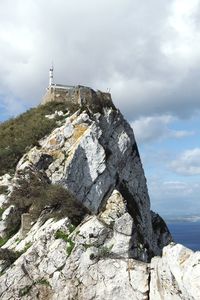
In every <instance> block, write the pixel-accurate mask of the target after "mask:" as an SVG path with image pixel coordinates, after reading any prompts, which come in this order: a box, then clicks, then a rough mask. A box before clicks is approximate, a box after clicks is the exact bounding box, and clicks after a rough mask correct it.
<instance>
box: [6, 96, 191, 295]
mask: <svg viewBox="0 0 200 300" xmlns="http://www.w3.org/2000/svg"><path fill="white" fill-rule="evenodd" d="M90 95H92V97H91V98H90V100H89V102H87V99H84V100H85V102H84V104H83V103H82V102H81V103H80V107H79V109H78V110H77V111H76V112H75V113H73V114H72V113H70V111H69V112H68V114H67V115H66V117H65V118H63V121H61V123H60V125H58V126H57V128H56V129H54V130H53V131H52V132H51V133H50V134H49V135H47V136H46V137H44V138H43V139H42V140H40V141H38V145H37V146H35V147H33V148H32V149H30V150H29V151H28V152H27V153H25V154H24V156H23V157H22V158H21V160H20V161H19V163H18V165H17V168H16V172H15V175H14V177H13V178H10V177H9V176H8V175H5V176H3V177H2V178H0V186H2V187H4V188H2V192H3V193H2V196H0V205H1V207H2V218H1V221H0V235H1V243H2V245H3V244H4V245H3V246H2V248H1V252H0V259H1V260H0V267H1V270H2V275H1V277H0V297H1V298H2V299H12V298H13V299H21V297H24V299H108V300H109V299H131V298H132V299H149V295H150V291H149V289H150V286H151V285H152V287H153V288H152V290H153V289H154V286H155V283H154V281H152V279H151V273H152V271H151V270H150V269H151V268H150V265H149V264H148V263H146V262H149V261H150V259H151V258H152V257H153V256H155V255H161V253H162V249H163V247H164V246H166V245H167V244H169V243H170V242H171V241H172V238H171V235H170V233H169V231H168V229H167V226H166V224H165V223H164V221H163V220H162V219H161V218H160V217H159V216H158V215H157V214H155V213H153V212H151V211H150V201H149V196H148V191H147V186H146V179H145V176H144V171H143V168H142V164H141V160H140V156H139V153H138V149H137V145H136V142H135V138H134V134H133V131H132V129H131V127H130V126H129V124H128V123H127V122H126V121H125V120H124V118H123V116H122V115H121V113H120V112H119V111H118V110H117V109H116V108H115V107H114V105H113V103H112V102H111V101H110V102H109V101H105V102H104V100H105V99H104V98H103V96H102V97H101V94H100V93H99V92H98V93H97V94H96V93H95V92H94V91H92V90H91V92H90ZM93 99H94V102H92V101H93ZM49 117H50V118H51V117H53V116H49ZM5 187H6V193H7V194H6V193H5ZM136 259H137V260H136ZM153 264H154V265H155V263H153ZM158 273H159V270H158V272H157V273H156V274H158ZM152 274H153V273H152ZM156 276H158V277H159V275H156ZM152 278H155V276H154V277H152ZM150 282H151V284H149V283H150ZM172 284H173V280H172ZM160 295H162V291H161V294H160ZM156 297H157V296H156ZM156 297H155V298H152V299H160V298H159V297H157V298H156ZM160 297H161V299H162V296H160ZM163 299H165V298H163ZM166 299H168V298H166ZM169 299H170V298H169ZM174 299H176V298H174ZM177 299H178V298H177ZM185 299H189V298H185ZM191 299H192V298H191ZM194 299H195V298H194Z"/></svg>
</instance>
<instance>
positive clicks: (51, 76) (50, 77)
mask: <svg viewBox="0 0 200 300" xmlns="http://www.w3.org/2000/svg"><path fill="white" fill-rule="evenodd" d="M52 85H53V62H52V64H51V68H50V69H49V87H51V86H52Z"/></svg>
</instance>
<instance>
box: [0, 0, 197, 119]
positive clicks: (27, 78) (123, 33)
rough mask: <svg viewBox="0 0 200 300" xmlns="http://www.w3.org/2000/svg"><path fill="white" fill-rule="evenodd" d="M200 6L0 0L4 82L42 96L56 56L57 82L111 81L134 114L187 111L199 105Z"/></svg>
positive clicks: (14, 92) (15, 90) (103, 85)
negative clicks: (49, 69)
mask: <svg viewBox="0 0 200 300" xmlns="http://www.w3.org/2000/svg"><path fill="white" fill-rule="evenodd" d="M188 3H189V4H188ZM198 12H199V1H197V0H191V1H190V2H188V1H186V0H181V1H180V0H169V1H166V2H165V3H163V2H162V3H161V2H160V1H159V0H152V1H150V2H144V1H139V0H125V1H123V2H122V1H120V0H110V1H105V0H96V1H92V0H85V1H82V2H81V1H78V0H74V1H70V0H67V1H66V0H51V1H47V0H27V1H23V0H16V1H14V2H13V1H12V0H1V2H0V28H1V30H0V50H1V57H0V63H1V74H0V89H1V91H2V93H4V94H7V93H9V95H11V96H12V98H16V99H17V100H16V101H17V102H18V103H19V106H21V105H25V106H26V105H27V103H28V104H29V105H35V104H37V103H39V101H40V99H41V97H42V95H43V93H44V91H45V88H46V86H47V83H48V77H47V76H48V68H49V66H50V64H51V61H52V60H53V61H54V65H55V79H56V81H57V82H62V83H66V84H79V83H80V84H85V85H89V86H91V87H94V88H98V89H102V90H106V89H107V88H111V92H112V95H113V99H114V102H115V103H116V105H117V106H118V107H119V108H120V109H121V110H122V111H123V112H124V113H125V114H126V117H127V118H128V119H129V120H133V119H135V118H139V117H140V116H142V115H145V116H148V115H151V114H155V113H157V114H161V115H163V114H175V115H178V116H181V117H187V116H189V115H191V114H193V113H194V112H195V111H196V110H198V109H199V93H200V86H199V78H200V51H199V50H200V34H199V32H200V31H199V25H200V24H199V18H198V17H199V14H198ZM16 111H17V110H16Z"/></svg>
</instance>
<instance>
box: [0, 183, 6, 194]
mask: <svg viewBox="0 0 200 300" xmlns="http://www.w3.org/2000/svg"><path fill="white" fill-rule="evenodd" d="M7 193H8V186H7V185H0V194H7Z"/></svg>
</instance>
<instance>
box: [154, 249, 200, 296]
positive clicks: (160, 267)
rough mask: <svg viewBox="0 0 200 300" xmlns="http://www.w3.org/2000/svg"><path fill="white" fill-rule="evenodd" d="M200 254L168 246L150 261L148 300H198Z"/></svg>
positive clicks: (199, 292) (199, 291)
mask: <svg viewBox="0 0 200 300" xmlns="http://www.w3.org/2000/svg"><path fill="white" fill-rule="evenodd" d="M199 276H200V252H199V251H198V252H195V253H194V252H193V251H192V250H190V249H188V248H186V247H184V246H182V245H180V244H177V245H175V244H170V245H169V246H167V247H165V248H164V249H163V256H162V258H161V257H154V258H153V259H152V260H151V281H150V299H152V300H153V299H156V300H161V299H166V300H179V299H180V300H182V299H184V300H197V299H200V281H199Z"/></svg>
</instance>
